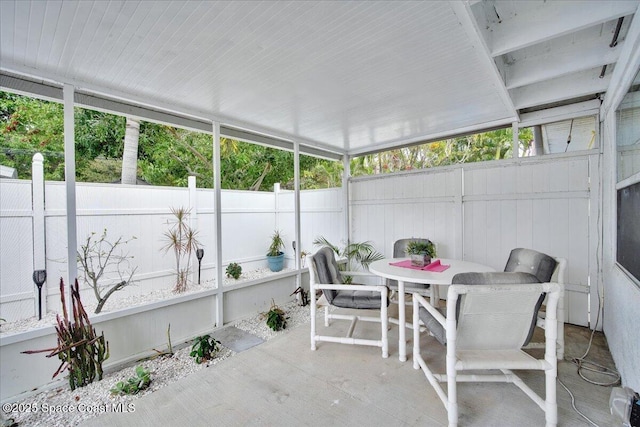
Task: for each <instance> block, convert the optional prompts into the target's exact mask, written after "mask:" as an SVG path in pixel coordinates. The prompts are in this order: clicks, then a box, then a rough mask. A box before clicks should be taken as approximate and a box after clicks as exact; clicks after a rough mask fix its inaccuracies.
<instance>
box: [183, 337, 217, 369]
mask: <svg viewBox="0 0 640 427" xmlns="http://www.w3.org/2000/svg"><path fill="white" fill-rule="evenodd" d="M193 341H194V343H193V346H192V347H191V353H189V355H190V356H191V357H194V358H195V359H196V363H202V362H204V361H205V360H211V359H213V357H214V356H215V354H216V353H217V352H218V345H220V341H218V340H216V339H215V338H213V337H212V336H210V335H203V336H201V337H196V338H195V339H194V340H193Z"/></svg>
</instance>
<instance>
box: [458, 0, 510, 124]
mask: <svg viewBox="0 0 640 427" xmlns="http://www.w3.org/2000/svg"><path fill="white" fill-rule="evenodd" d="M449 4H450V5H451V8H452V9H453V13H455V15H456V16H457V18H458V20H459V21H460V25H462V28H463V29H464V30H465V32H466V33H467V37H469V43H471V45H472V46H473V47H474V51H475V52H476V55H477V57H478V60H479V61H480V63H481V64H482V66H483V67H484V68H485V69H487V70H488V72H489V74H490V75H491V76H492V80H493V86H494V87H495V89H496V91H497V92H498V95H499V96H500V98H501V99H502V102H503V103H504V105H505V107H506V108H507V109H508V110H509V111H510V112H511V113H512V114H513V118H514V120H512V121H518V111H516V108H515V106H514V105H513V101H512V100H511V97H510V96H509V92H508V91H507V88H506V87H505V85H504V80H503V79H502V75H501V74H500V70H499V69H498V67H497V65H496V62H495V61H494V60H493V59H492V58H491V56H490V54H489V47H488V46H487V43H486V41H485V39H484V37H483V35H482V31H481V30H480V28H478V23H477V21H476V20H475V18H474V16H473V12H472V11H471V6H470V5H469V4H468V3H463V2H461V1H452V2H451V3H449Z"/></svg>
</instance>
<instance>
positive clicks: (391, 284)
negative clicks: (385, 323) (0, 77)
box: [387, 238, 436, 328]
mask: <svg viewBox="0 0 640 427" xmlns="http://www.w3.org/2000/svg"><path fill="white" fill-rule="evenodd" d="M413 241H417V242H425V243H427V242H430V240H429V239H425V238H410V239H399V240H396V241H395V242H394V244H393V257H394V258H404V257H406V256H407V245H408V244H409V242H413ZM387 287H388V288H389V290H390V291H392V295H391V302H392V303H394V304H397V303H398V299H397V298H396V297H394V294H395V293H397V292H398V282H397V281H396V280H392V279H387ZM404 290H405V294H413V293H418V294H420V295H422V296H428V297H429V298H430V299H431V301H433V300H434V298H435V294H434V292H435V291H436V290H435V286H429V285H425V284H422V283H411V282H405V284H404ZM406 301H407V302H406V303H405V304H406V305H411V300H409V299H406ZM389 321H390V322H391V323H394V324H397V325H398V324H399V320H398V319H394V318H390V319H389ZM406 327H408V328H412V327H413V325H412V324H411V322H407V323H406Z"/></svg>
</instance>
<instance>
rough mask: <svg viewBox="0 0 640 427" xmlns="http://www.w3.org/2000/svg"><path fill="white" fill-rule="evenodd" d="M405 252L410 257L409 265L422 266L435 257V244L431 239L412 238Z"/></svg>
mask: <svg viewBox="0 0 640 427" xmlns="http://www.w3.org/2000/svg"><path fill="white" fill-rule="evenodd" d="M407 254H408V255H409V257H411V265H414V266H416V267H424V266H425V265H428V264H429V263H431V259H432V258H435V257H436V246H435V245H434V244H433V242H432V241H431V240H427V241H420V240H413V241H411V242H409V244H408V245H407Z"/></svg>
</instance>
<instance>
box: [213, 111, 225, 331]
mask: <svg viewBox="0 0 640 427" xmlns="http://www.w3.org/2000/svg"><path fill="white" fill-rule="evenodd" d="M220 174H221V169H220V123H219V122H213V187H214V190H215V197H214V209H215V211H216V224H215V230H214V236H215V242H216V261H215V267H216V289H217V291H216V327H218V328H220V327H222V325H223V324H224V282H223V276H222V179H221V176H220Z"/></svg>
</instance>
